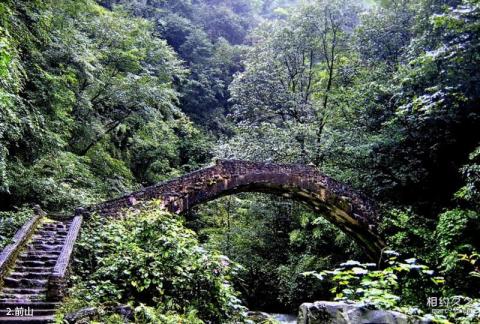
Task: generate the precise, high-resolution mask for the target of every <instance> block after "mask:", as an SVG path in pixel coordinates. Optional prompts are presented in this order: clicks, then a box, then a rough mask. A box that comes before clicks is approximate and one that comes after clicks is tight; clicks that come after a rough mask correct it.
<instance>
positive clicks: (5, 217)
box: [0, 208, 33, 250]
mask: <svg viewBox="0 0 480 324" xmlns="http://www.w3.org/2000/svg"><path fill="white" fill-rule="evenodd" d="M32 216H33V210H32V209H30V208H22V209H20V210H18V211H16V212H0V250H2V249H3V248H4V247H5V246H6V245H7V244H9V243H10V239H11V238H12V237H13V235H15V233H16V232H17V231H18V230H19V229H20V227H22V225H23V224H25V222H26V221H27V220H28V219H30V218H31V217H32Z"/></svg>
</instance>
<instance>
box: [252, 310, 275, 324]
mask: <svg viewBox="0 0 480 324" xmlns="http://www.w3.org/2000/svg"><path fill="white" fill-rule="evenodd" d="M247 317H248V319H249V320H251V321H253V322H254V323H263V322H265V321H267V320H268V319H270V318H271V317H270V315H269V314H267V313H264V312H254V311H249V312H247Z"/></svg>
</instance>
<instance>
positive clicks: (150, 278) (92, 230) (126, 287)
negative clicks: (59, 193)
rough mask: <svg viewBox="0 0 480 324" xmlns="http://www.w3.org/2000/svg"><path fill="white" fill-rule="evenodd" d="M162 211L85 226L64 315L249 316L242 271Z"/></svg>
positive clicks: (150, 209) (153, 208) (154, 207)
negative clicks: (125, 307) (123, 309)
mask: <svg viewBox="0 0 480 324" xmlns="http://www.w3.org/2000/svg"><path fill="white" fill-rule="evenodd" d="M159 204H160V203H159V202H154V203H150V204H148V205H146V206H144V208H143V209H142V210H131V211H128V212H127V213H126V214H124V215H123V216H122V217H121V219H118V220H111V219H108V220H107V219H102V218H100V217H98V216H94V217H93V218H92V219H91V220H89V221H88V222H87V223H86V224H85V226H84V229H83V232H82V237H81V239H80V241H79V242H78V245H77V246H78V254H77V255H78V258H77V260H76V266H75V267H74V269H75V270H74V271H75V273H74V276H73V283H74V286H73V288H72V290H71V292H70V296H72V298H71V299H70V300H69V301H68V302H67V304H66V305H65V306H64V312H69V311H72V310H74V309H79V308H81V307H85V306H95V307H102V306H104V305H112V304H130V305H132V306H133V307H138V306H141V305H142V304H143V305H144V306H145V307H151V308H144V307H143V306H141V307H140V311H138V312H137V315H138V316H140V317H141V318H145V317H148V316H149V315H148V314H156V315H155V316H160V315H159V314H170V313H175V314H179V316H183V314H186V316H187V317H189V316H193V315H191V314H192V312H195V313H196V314H197V315H196V316H198V318H199V319H201V320H204V321H213V322H217V323H218V322H222V321H223V320H225V319H227V318H229V319H235V318H239V317H241V316H242V314H243V309H244V308H243V307H242V306H241V305H240V301H239V299H238V298H237V293H236V292H235V291H234V289H233V288H232V285H231V284H230V279H231V276H232V275H233V274H234V273H235V271H236V267H237V266H236V265H235V264H234V263H232V262H230V260H228V258H226V257H225V256H222V255H219V254H217V253H215V252H209V251H206V250H205V249H203V248H201V247H200V246H199V245H198V241H197V239H196V236H195V234H194V232H192V231H191V230H188V229H185V228H184V227H183V225H182V222H181V221H180V220H179V218H178V217H177V216H175V215H172V214H169V213H167V212H164V211H161V210H160V207H159ZM152 312H153V313H152ZM188 314H190V315H188ZM152 316H153V315H152ZM161 316H163V315H161Z"/></svg>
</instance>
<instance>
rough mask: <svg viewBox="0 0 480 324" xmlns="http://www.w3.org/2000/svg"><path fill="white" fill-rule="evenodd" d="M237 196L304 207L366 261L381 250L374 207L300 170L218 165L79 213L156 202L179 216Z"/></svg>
mask: <svg viewBox="0 0 480 324" xmlns="http://www.w3.org/2000/svg"><path fill="white" fill-rule="evenodd" d="M239 192H265V193H271V194H278V195H282V196H285V197H288V198H292V199H296V200H300V201H303V202H305V203H307V204H308V205H310V206H311V207H312V208H313V209H314V210H315V211H317V212H319V213H321V214H322V215H323V216H324V217H325V218H326V219H328V220H329V221H330V222H332V223H333V224H335V225H337V226H338V227H339V228H340V229H342V230H343V231H344V232H345V233H347V234H348V235H350V236H352V237H353V238H354V239H356V240H357V242H358V243H360V244H361V246H362V247H363V248H364V249H365V251H366V253H367V255H368V256H370V257H371V258H372V259H376V258H377V257H378V255H379V253H380V250H381V249H382V248H383V247H384V243H383V240H382V239H381V238H380V237H379V235H378V233H377V225H378V223H379V215H378V213H377V211H376V208H375V205H374V203H372V202H371V201H370V200H369V199H368V198H366V197H365V196H363V195H362V194H360V193H358V192H356V191H354V190H352V189H351V188H350V187H348V186H346V185H344V184H342V183H340V182H338V181H335V180H333V179H332V178H330V177H327V176H325V175H324V174H322V173H321V172H319V171H318V170H317V169H316V168H315V167H313V166H305V165H296V164H274V163H263V162H248V161H239V160H219V161H217V163H216V164H215V165H213V166H211V167H207V168H204V169H201V170H198V171H195V172H192V173H189V174H186V175H184V176H181V177H179V178H176V179H173V180H170V181H167V182H163V183H159V184H156V185H153V186H150V187H146V188H144V189H142V190H139V191H136V192H132V193H130V194H128V195H125V196H122V197H119V198H116V199H113V200H109V201H106V202H104V203H101V204H98V205H95V206H90V207H88V208H86V209H85V210H83V212H87V213H91V212H98V213H100V214H101V215H105V216H114V215H117V214H118V213H119V212H120V211H121V210H122V209H123V208H128V207H132V206H135V205H137V204H139V203H140V202H142V201H147V200H154V199H159V200H161V201H162V202H163V206H164V207H165V208H166V209H167V210H169V211H171V212H174V213H181V212H184V211H186V210H188V209H189V208H191V207H193V206H195V205H198V204H201V203H203V202H206V201H210V200H213V199H215V198H218V197H221V196H225V195H230V194H234V193H239ZM79 212H82V210H80V211H79Z"/></svg>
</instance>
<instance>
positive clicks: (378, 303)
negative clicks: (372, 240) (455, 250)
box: [304, 250, 443, 309]
mask: <svg viewBox="0 0 480 324" xmlns="http://www.w3.org/2000/svg"><path fill="white" fill-rule="evenodd" d="M384 254H385V255H388V256H389V258H388V260H387V267H386V268H384V269H381V270H373V268H375V267H376V264H375V263H360V262H358V261H348V262H345V263H342V264H341V265H340V267H339V268H337V269H335V270H333V271H322V272H320V273H318V272H305V273H304V274H305V275H309V276H314V277H316V278H318V279H320V280H324V279H325V277H328V278H330V279H331V280H332V282H333V283H334V287H333V288H332V290H331V291H332V292H333V293H335V294H336V297H335V300H339V301H354V302H361V303H365V304H368V305H374V306H375V307H378V308H381V309H398V308H399V307H400V306H405V305H406V303H405V302H406V300H405V298H404V294H405V290H406V289H405V288H407V289H408V287H405V283H406V280H407V279H408V278H407V276H404V277H402V274H405V275H406V274H412V275H415V276H412V277H413V278H415V280H416V283H417V285H416V286H417V288H418V287H420V286H425V284H424V283H422V282H421V280H422V279H425V278H430V279H431V280H432V281H433V282H434V283H435V284H440V283H443V277H434V276H433V274H434V271H433V270H430V269H429V268H428V267H427V266H425V265H422V264H418V263H417V260H416V259H414V258H411V259H407V260H405V262H400V261H398V255H399V254H398V253H397V252H394V251H391V250H387V251H385V252H384ZM419 284H420V285H419ZM407 295H408V294H407ZM400 296H402V297H400ZM407 302H408V300H407Z"/></svg>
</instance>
